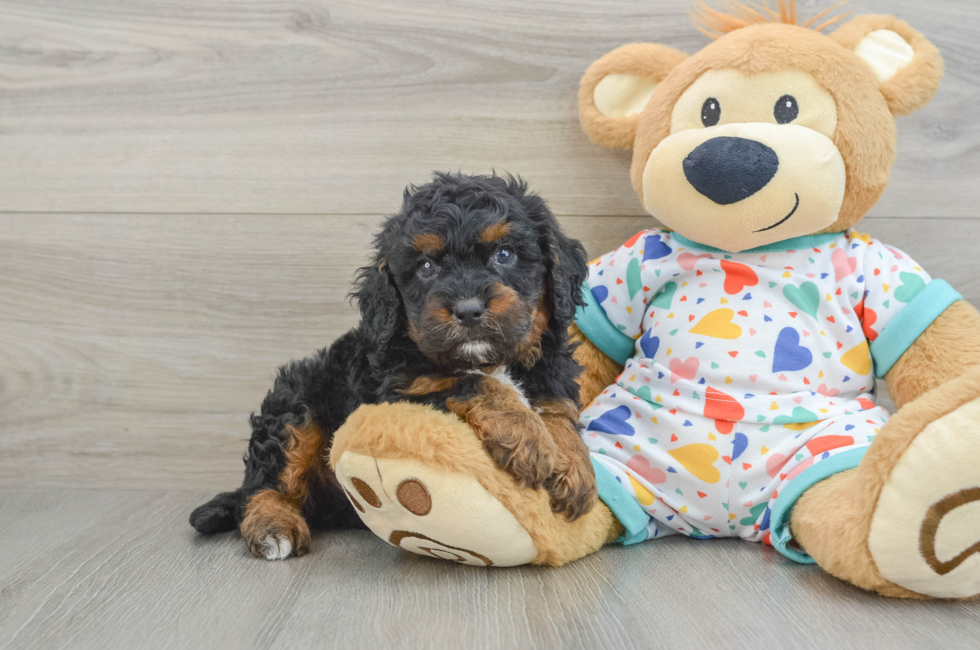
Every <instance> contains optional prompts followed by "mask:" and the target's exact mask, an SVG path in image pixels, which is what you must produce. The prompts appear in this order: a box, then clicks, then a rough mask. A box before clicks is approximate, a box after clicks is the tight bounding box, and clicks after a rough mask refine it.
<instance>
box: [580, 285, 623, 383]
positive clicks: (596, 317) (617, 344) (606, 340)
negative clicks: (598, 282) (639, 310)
mask: <svg viewBox="0 0 980 650" xmlns="http://www.w3.org/2000/svg"><path fill="white" fill-rule="evenodd" d="M582 297H583V298H585V307H579V308H578V311H576V312H575V324H576V325H578V328H579V329H580V330H582V333H583V334H585V338H587V339H589V340H590V341H592V343H593V344H594V345H595V346H596V347H597V348H599V349H600V350H602V352H603V353H604V354H605V355H606V356H607V357H609V358H610V359H612V360H613V361H615V362H616V363H618V364H619V365H624V364H625V363H626V360H627V359H629V358H631V357H632V356H633V353H634V352H635V351H636V341H634V340H633V339H632V338H630V337H629V336H626V335H625V334H623V333H622V332H620V331H619V330H618V329H616V326H615V325H613V324H612V323H611V322H610V321H609V317H608V316H606V312H605V310H603V308H602V305H600V304H599V301H598V300H596V299H595V296H594V295H592V290H591V289H590V288H589V284H588V283H587V282H586V283H585V284H583V285H582Z"/></svg>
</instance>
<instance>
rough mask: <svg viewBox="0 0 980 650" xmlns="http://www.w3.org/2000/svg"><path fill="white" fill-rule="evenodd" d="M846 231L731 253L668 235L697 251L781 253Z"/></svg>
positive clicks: (808, 246) (840, 234) (830, 238)
mask: <svg viewBox="0 0 980 650" xmlns="http://www.w3.org/2000/svg"><path fill="white" fill-rule="evenodd" d="M846 234H847V233H843V232H825V233H821V234H817V235H803V236H802V237H793V238H792V239H784V240H783V241H777V242H773V243H771V244H766V245H765V246H759V247H758V248H750V249H749V250H747V251H739V252H738V253H733V252H731V251H726V250H722V249H721V248H715V247H713V246H705V245H704V244H699V243H697V242H696V241H691V240H690V239H688V238H687V237H685V236H683V235H681V234H680V233H678V232H676V231H673V230H671V231H670V236H671V237H673V238H674V239H676V240H677V241H679V242H680V243H681V244H684V246H686V247H687V248H693V249H695V250H699V251H707V252H708V253H727V254H729V255H740V254H742V253H781V252H784V251H797V250H803V249H805V248H813V247H815V246H822V245H824V244H829V243H830V242H832V241H834V240H835V239H837V238H838V237H843V236H845V235H846Z"/></svg>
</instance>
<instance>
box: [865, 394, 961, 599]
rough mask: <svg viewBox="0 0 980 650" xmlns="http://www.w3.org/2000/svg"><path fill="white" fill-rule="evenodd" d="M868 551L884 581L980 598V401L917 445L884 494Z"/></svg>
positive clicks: (937, 425)
mask: <svg viewBox="0 0 980 650" xmlns="http://www.w3.org/2000/svg"><path fill="white" fill-rule="evenodd" d="M868 546H869V548H870V550H871V555H872V557H873V558H874V561H875V564H876V565H877V566H878V570H879V571H880V572H881V574H882V576H883V577H884V578H886V579H887V580H890V581H891V582H894V583H895V584H897V585H900V586H902V587H905V588H906V589H910V590H911V591H914V592H917V593H920V594H925V595H927V596H933V597H936V598H967V597H970V596H975V595H977V594H978V593H980V399H978V400H974V401H972V402H968V403H966V404H964V405H963V406H961V407H960V408H958V409H957V410H955V411H953V412H952V413H950V414H949V415H947V416H945V417H943V418H940V419H939V420H936V421H935V422H932V423H931V424H929V425H928V426H927V427H926V428H925V429H923V430H922V432H921V433H920V434H919V435H918V436H916V438H915V440H913V441H912V444H911V445H910V446H909V448H908V450H907V451H906V452H905V453H904V454H903V455H902V457H901V458H900V459H899V461H898V463H897V464H896V465H895V467H894V469H892V472H891V475H890V476H889V478H888V481H887V482H886V483H885V485H884V487H883V488H882V491H881V496H880V497H879V499H878V505H877V508H876V510H875V514H874V518H873V519H872V522H871V534H870V537H869V539H868Z"/></svg>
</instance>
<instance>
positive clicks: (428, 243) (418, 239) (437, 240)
mask: <svg viewBox="0 0 980 650" xmlns="http://www.w3.org/2000/svg"><path fill="white" fill-rule="evenodd" d="M412 245H413V246H414V247H415V250H417V251H419V252H420V253H424V252H426V251H429V252H439V251H441V250H442V249H443V247H444V246H445V245H446V242H445V240H444V239H443V238H442V235H437V234H436V233H434V232H427V233H422V234H420V235H415V237H413V238H412Z"/></svg>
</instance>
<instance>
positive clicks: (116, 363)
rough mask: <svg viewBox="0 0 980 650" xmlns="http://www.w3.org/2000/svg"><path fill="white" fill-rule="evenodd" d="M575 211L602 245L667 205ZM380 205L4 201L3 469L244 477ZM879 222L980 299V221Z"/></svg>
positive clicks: (327, 333) (47, 474)
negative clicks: (368, 208)
mask: <svg viewBox="0 0 980 650" xmlns="http://www.w3.org/2000/svg"><path fill="white" fill-rule="evenodd" d="M561 221H562V223H563V225H564V226H565V228H566V230H567V231H568V232H569V233H570V234H571V235H572V236H574V237H577V238H580V239H582V240H583V241H584V242H585V243H586V246H587V248H588V251H589V254H590V255H599V254H601V253H603V252H605V251H608V250H611V249H613V248H615V247H616V246H618V245H620V244H621V243H622V242H624V241H625V240H626V239H627V238H629V236H630V235H632V234H633V233H635V232H637V231H639V230H642V229H644V228H648V227H650V225H652V223H653V222H652V220H651V219H649V218H643V217H624V218H618V219H613V218H611V219H595V218H590V217H563V218H561ZM378 222H379V220H378V219H377V218H369V217H356V216H349V217H342V216H336V217H327V216H323V217H307V216H288V217H284V216H215V215H211V216H207V215H194V216H189V215H188V216H180V215H156V216H154V215H134V216H123V215H119V216H103V217H96V216H78V215H74V216H72V215H22V216H12V215H0V487H17V486H33V487H39V486H44V487H71V486H84V487H103V488H106V487H115V488H134V489H154V488H159V489H166V488H170V489H172V488H176V487H179V488H187V489H223V488H230V487H233V486H237V485H238V483H239V481H240V477H241V469H242V465H241V460H240V458H241V455H242V453H243V452H244V449H245V440H246V438H247V437H248V433H249V429H248V426H247V420H246V418H247V416H248V414H249V413H250V412H252V411H253V410H255V409H257V408H258V406H259V403H260V402H261V399H262V397H263V396H264V394H265V391H266V390H267V389H268V387H269V386H270V385H271V381H272V378H273V373H274V371H275V369H276V368H277V367H278V366H279V365H280V364H282V363H284V362H286V361H288V360H289V359H293V358H298V357H302V356H305V355H307V354H310V353H312V352H313V351H315V350H317V349H319V348H320V347H323V346H325V345H328V344H329V343H330V342H331V341H332V340H333V339H334V338H336V337H337V336H339V335H340V334H342V333H343V332H344V331H346V330H347V329H348V328H350V327H352V326H353V325H355V324H356V322H357V314H356V311H355V310H354V309H353V308H352V307H351V306H350V304H349V303H348V301H347V293H348V291H349V289H350V280H351V278H352V276H353V275H354V272H355V270H356V269H357V267H358V266H359V265H361V264H362V263H363V262H364V260H365V259H366V257H367V254H368V250H369V246H370V239H371V234H372V232H373V230H374V229H375V228H376V226H377V224H378ZM862 226H863V227H864V228H865V229H866V230H869V231H870V232H872V233H873V234H874V235H875V236H877V237H879V238H881V239H882V240H884V241H885V242H887V243H889V244H892V245H894V246H897V247H899V248H903V249H905V250H909V251H913V255H914V257H915V258H916V259H917V260H918V261H919V263H920V264H922V265H923V266H924V268H926V269H927V270H929V271H930V272H931V273H932V274H933V276H934V277H940V278H945V279H946V280H948V281H949V282H951V283H952V284H953V285H954V286H956V287H957V288H958V289H959V290H960V291H961V292H962V293H963V295H964V296H966V298H967V299H968V300H971V301H972V302H974V304H980V278H978V276H977V274H976V272H975V269H976V261H975V257H976V252H977V250H976V242H980V221H968V220H953V219H919V220H914V219H869V220H867V221H866V222H865V223H864V224H863V225H862ZM952 239H958V240H959V241H963V242H972V244H971V246H972V249H971V250H972V253H971V252H970V251H968V250H964V251H963V252H962V254H959V255H950V251H949V241H951V240H952Z"/></svg>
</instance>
